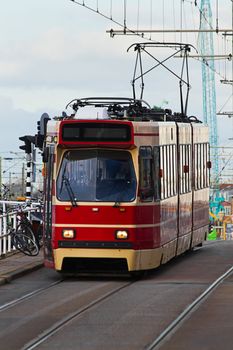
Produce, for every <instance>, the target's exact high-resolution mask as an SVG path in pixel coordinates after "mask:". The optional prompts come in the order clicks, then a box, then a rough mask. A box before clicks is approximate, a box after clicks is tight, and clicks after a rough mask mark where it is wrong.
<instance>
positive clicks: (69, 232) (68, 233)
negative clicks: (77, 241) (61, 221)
mask: <svg viewBox="0 0 233 350" xmlns="http://www.w3.org/2000/svg"><path fill="white" fill-rule="evenodd" d="M75 233H76V232H75V230H73V229H64V230H62V237H63V238H70V239H72V238H74V237H75Z"/></svg>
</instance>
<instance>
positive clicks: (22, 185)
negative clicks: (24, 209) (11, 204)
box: [21, 163, 25, 197]
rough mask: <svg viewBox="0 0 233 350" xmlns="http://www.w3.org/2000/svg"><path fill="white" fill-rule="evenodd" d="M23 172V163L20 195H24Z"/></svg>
mask: <svg viewBox="0 0 233 350" xmlns="http://www.w3.org/2000/svg"><path fill="white" fill-rule="evenodd" d="M24 173H25V168H24V163H23V165H22V178H21V181H22V182H21V195H22V197H23V196H24V193H25V189H24V188H25V186H24Z"/></svg>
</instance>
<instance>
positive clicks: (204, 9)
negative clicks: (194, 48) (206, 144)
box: [198, 0, 221, 213]
mask: <svg viewBox="0 0 233 350" xmlns="http://www.w3.org/2000/svg"><path fill="white" fill-rule="evenodd" d="M209 29H212V11H211V6H210V0H201V9H200V30H206V31H201V32H200V33H199V43H198V44H199V51H200V55H201V56H202V91H203V118H204V122H205V123H206V124H208V125H209V130H210V136H209V140H210V160H211V163H212V171H211V196H210V208H211V210H212V211H213V212H215V213H218V211H219V207H220V205H219V204H220V202H221V198H220V197H219V176H218V174H219V163H218V153H217V146H218V129H217V117H216V90H215V73H214V70H215V66H214V44H213V32H211V31H208V30H209Z"/></svg>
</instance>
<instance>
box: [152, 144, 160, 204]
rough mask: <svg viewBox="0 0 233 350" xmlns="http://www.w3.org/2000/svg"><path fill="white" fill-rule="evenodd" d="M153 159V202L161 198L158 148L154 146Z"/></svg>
mask: <svg viewBox="0 0 233 350" xmlns="http://www.w3.org/2000/svg"><path fill="white" fill-rule="evenodd" d="M153 158H154V196H155V200H156V201H157V200H159V199H160V198H161V174H160V147H159V146H155V147H154V149H153Z"/></svg>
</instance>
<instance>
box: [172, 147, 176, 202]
mask: <svg viewBox="0 0 233 350" xmlns="http://www.w3.org/2000/svg"><path fill="white" fill-rule="evenodd" d="M171 149H172V154H171V164H172V170H173V196H176V195H177V150H176V145H175V144H174V145H171Z"/></svg>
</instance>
